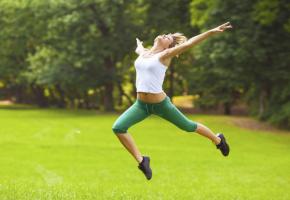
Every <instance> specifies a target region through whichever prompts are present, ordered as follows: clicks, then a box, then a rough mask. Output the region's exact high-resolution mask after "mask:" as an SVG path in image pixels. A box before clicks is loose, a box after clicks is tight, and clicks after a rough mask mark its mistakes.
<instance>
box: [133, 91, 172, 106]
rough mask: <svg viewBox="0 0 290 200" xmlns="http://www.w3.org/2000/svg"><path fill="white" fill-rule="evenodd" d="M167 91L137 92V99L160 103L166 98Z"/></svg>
mask: <svg viewBox="0 0 290 200" xmlns="http://www.w3.org/2000/svg"><path fill="white" fill-rule="evenodd" d="M166 96H167V95H166V93H165V92H161V93H149V92H137V99H140V100H141V101H144V102H146V103H158V102H161V101H162V100H164V99H165V98H166Z"/></svg>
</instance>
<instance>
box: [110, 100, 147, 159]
mask: <svg viewBox="0 0 290 200" xmlns="http://www.w3.org/2000/svg"><path fill="white" fill-rule="evenodd" d="M149 115H150V114H149V113H148V112H147V111H146V109H144V108H143V107H142V106H140V105H139V104H138V102H135V103H134V104H133V105H131V106H130V107H129V108H128V109H127V110H126V111H125V112H123V113H122V114H121V115H120V116H119V117H118V119H117V120H116V121H115V123H114V124H113V127H112V130H113V132H114V133H115V134H116V136H117V137H118V139H119V140H120V142H121V143H122V144H123V146H124V147H125V148H126V149H127V150H128V151H129V153H130V154H131V155H132V156H133V157H134V158H135V160H136V161H137V162H138V163H140V162H141V161H142V155H141V152H140V151H139V149H138V147H137V145H136V144H135V142H134V140H133V138H132V136H131V135H130V134H129V133H128V132H127V130H128V129H129V128H130V127H131V126H133V125H134V124H136V123H138V122H140V121H142V120H144V119H145V118H147V117H148V116H149Z"/></svg>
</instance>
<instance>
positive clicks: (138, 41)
mask: <svg viewBox="0 0 290 200" xmlns="http://www.w3.org/2000/svg"><path fill="white" fill-rule="evenodd" d="M136 42H137V46H140V45H142V46H143V44H142V43H143V42H142V41H140V40H139V39H138V38H136Z"/></svg>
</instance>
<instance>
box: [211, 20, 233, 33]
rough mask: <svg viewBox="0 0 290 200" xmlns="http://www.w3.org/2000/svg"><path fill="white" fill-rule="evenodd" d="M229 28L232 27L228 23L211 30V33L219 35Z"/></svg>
mask: <svg viewBox="0 0 290 200" xmlns="http://www.w3.org/2000/svg"><path fill="white" fill-rule="evenodd" d="M229 28H233V27H232V25H231V24H230V22H227V23H224V24H222V25H220V26H218V27H216V28H213V29H211V32H214V33H219V32H223V31H224V30H226V29H229Z"/></svg>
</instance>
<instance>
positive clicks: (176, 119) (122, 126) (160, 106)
mask: <svg viewBox="0 0 290 200" xmlns="http://www.w3.org/2000/svg"><path fill="white" fill-rule="evenodd" d="M151 114H155V115H158V116H160V117H162V118H163V119H165V120H168V121H170V122H171V123H173V124H175V125H176V126H177V127H178V128H180V129H182V130H184V131H187V132H194V131H195V130H196V128H197V123H196V122H193V121H191V120H190V119H188V118H187V117H186V116H185V115H184V114H182V113H181V112H180V111H179V110H178V109H177V108H176V107H175V105H174V104H173V103H172V102H171V100H170V98H169V97H168V96H166V98H165V99H164V100H162V101H161V102H158V103H146V102H144V101H141V100H139V99H137V100H136V101H135V102H134V104H133V105H131V106H130V107H129V108H128V109H127V110H126V111H124V112H123V113H122V114H121V115H120V116H119V117H118V119H117V120H116V121H115V123H114V124H113V127H112V130H113V132H114V133H115V134H117V133H127V130H128V129H129V128H130V127H131V126H133V125H134V124H136V123H138V122H140V121H142V120H143V119H145V118H147V117H148V116H150V115H151Z"/></svg>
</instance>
